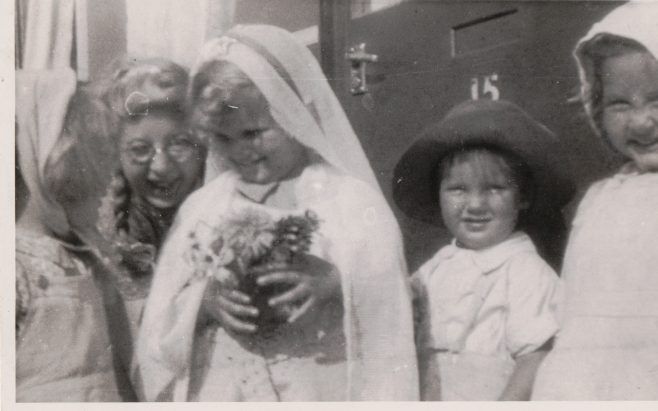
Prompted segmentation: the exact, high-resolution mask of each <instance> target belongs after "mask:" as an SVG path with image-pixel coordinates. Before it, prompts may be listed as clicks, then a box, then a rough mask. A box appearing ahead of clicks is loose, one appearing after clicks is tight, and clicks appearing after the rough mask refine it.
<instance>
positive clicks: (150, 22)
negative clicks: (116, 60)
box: [126, 0, 236, 68]
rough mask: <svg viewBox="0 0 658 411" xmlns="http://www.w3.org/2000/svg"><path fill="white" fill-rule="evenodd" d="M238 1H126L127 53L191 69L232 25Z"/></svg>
mask: <svg viewBox="0 0 658 411" xmlns="http://www.w3.org/2000/svg"><path fill="white" fill-rule="evenodd" d="M235 3H236V0H195V1H190V0H126V15H127V20H128V21H127V30H126V34H127V51H128V54H129V55H134V56H139V57H166V58H169V59H171V60H173V61H175V62H177V63H178V64H181V65H183V66H186V67H188V68H189V67H191V66H192V65H193V64H194V62H195V61H196V58H197V55H198V54H199V50H200V48H201V46H202V45H203V44H204V43H205V41H206V40H207V39H209V38H212V37H216V36H219V35H221V34H223V33H224V31H226V30H227V29H228V28H229V27H230V26H231V24H232V22H233V16H234V14H235Z"/></svg>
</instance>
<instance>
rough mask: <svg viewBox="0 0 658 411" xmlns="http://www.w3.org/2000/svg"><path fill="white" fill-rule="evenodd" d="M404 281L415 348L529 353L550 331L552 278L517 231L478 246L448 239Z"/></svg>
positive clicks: (556, 283)
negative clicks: (411, 298) (416, 323)
mask: <svg viewBox="0 0 658 411" xmlns="http://www.w3.org/2000/svg"><path fill="white" fill-rule="evenodd" d="M412 284H413V288H414V291H415V294H416V300H417V302H418V303H419V307H420V313H419V314H420V317H421V318H420V323H421V327H420V328H421V329H420V333H419V340H420V341H419V342H418V344H419V349H430V350H432V351H434V350H439V351H450V352H453V353H460V352H471V353H478V354H482V355H487V356H495V357H499V358H513V357H516V356H519V355H523V354H527V353H530V352H532V351H535V350H536V349H537V348H539V347H540V346H541V345H543V344H544V343H545V342H546V341H547V340H548V339H549V338H551V337H552V336H553V335H554V334H555V333H556V332H557V330H558V325H557V319H556V315H555V300H556V297H557V295H556V294H557V292H558V288H559V278H558V277H557V275H556V274H555V272H554V271H553V269H551V268H550V267H549V266H548V264H547V263H546V262H544V260H542V258H541V257H540V256H539V255H538V254H537V250H536V248H535V246H534V244H533V243H532V240H531V239H530V237H528V236H527V235H526V234H525V233H521V232H518V233H515V234H513V235H512V236H511V237H510V238H508V239H507V240H505V241H503V242H502V243H500V244H497V245H495V246H493V247H490V248H487V249H484V250H478V251H476V250H469V249H464V248H459V247H457V246H456V245H455V241H453V242H452V244H450V245H448V246H445V247H443V248H442V249H440V250H439V251H438V252H437V253H436V254H435V255H434V257H432V258H431V259H430V260H429V261H427V262H426V263H425V264H424V265H423V266H422V267H421V268H420V269H419V270H418V271H417V272H416V273H415V274H414V276H413V277H412Z"/></svg>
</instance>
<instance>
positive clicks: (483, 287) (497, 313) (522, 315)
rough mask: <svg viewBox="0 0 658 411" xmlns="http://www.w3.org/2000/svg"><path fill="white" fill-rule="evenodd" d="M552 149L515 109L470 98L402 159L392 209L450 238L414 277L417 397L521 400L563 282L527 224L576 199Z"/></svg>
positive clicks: (548, 336) (552, 328)
mask: <svg viewBox="0 0 658 411" xmlns="http://www.w3.org/2000/svg"><path fill="white" fill-rule="evenodd" d="M556 147H558V145H557V139H556V137H555V136H554V135H553V134H552V133H551V132H550V131H549V130H548V129H547V128H545V127H544V126H542V125H541V124H539V123H538V122H537V121H535V120H533V119H532V118H531V117H530V116H528V115H527V114H526V113H525V112H524V111H523V110H521V109H520V108H519V107H517V106H515V105H514V104H512V103H508V102H503V101H488V100H487V101H484V100H482V101H469V102H466V103H462V104H460V105H458V106H457V107H455V108H454V109H452V110H451V111H450V112H449V113H448V115H447V116H446V117H445V118H444V119H443V120H442V121H441V122H439V123H438V124H436V125H434V126H432V127H430V128H429V129H428V130H426V131H425V132H424V133H423V135H422V136H421V138H420V139H418V140H417V141H416V142H415V143H414V144H413V145H412V146H411V148H410V149H409V150H408V151H407V152H406V153H405V154H404V155H403V157H402V158H401V160H400V162H399V163H398V165H397V167H396V169H395V180H394V181H395V182H396V183H395V186H394V198H395V200H396V202H397V204H398V206H399V207H400V208H401V209H402V210H403V211H404V212H405V213H407V214H408V215H409V216H411V217H413V218H416V219H421V220H424V221H429V222H434V223H443V224H444V225H445V226H446V227H447V228H448V230H449V231H450V232H451V233H452V234H453V236H454V237H455V239H454V240H453V241H452V243H451V244H450V245H447V246H445V247H443V248H441V249H440V250H439V251H438V252H437V253H436V254H435V255H434V257H432V258H431V259H430V260H429V261H427V262H426V263H425V264H424V265H423V266H422V267H421V268H420V269H419V270H418V271H417V272H416V273H415V274H414V276H413V277H412V284H413V288H414V291H415V293H416V302H417V309H418V311H417V314H418V315H417V318H418V324H417V325H418V334H417V349H418V354H419V360H420V367H419V368H420V369H421V390H422V396H423V398H424V399H441V400H496V399H517V400H518V399H528V398H529V396H530V390H531V387H532V380H533V376H534V373H535V370H536V368H537V366H538V364H539V362H540V361H541V359H542V358H543V356H544V355H545V352H546V351H545V349H546V347H547V346H549V345H550V342H551V340H552V337H553V335H554V334H555V333H556V332H557V329H558V327H557V320H556V316H555V307H554V301H555V296H556V293H557V290H558V281H559V280H558V277H557V275H556V274H555V272H554V271H553V269H552V268H551V267H550V266H549V265H548V264H547V263H546V262H545V261H544V260H543V259H542V257H540V255H539V254H538V252H537V249H536V248H535V245H534V244H533V241H532V239H531V237H530V236H528V234H526V229H529V230H530V232H535V231H533V230H532V227H533V226H536V225H538V223H541V225H543V226H546V225H552V224H554V223H555V222H556V221H559V219H556V218H555V217H554V216H555V215H558V214H559V213H558V212H557V211H559V209H560V207H561V206H562V205H564V204H565V203H566V202H567V201H568V199H569V198H570V197H571V195H572V193H573V185H572V182H571V179H570V178H569V176H568V175H566V174H565V173H564V172H563V170H562V168H561V167H560V166H559V164H556V163H557V162H558V161H560V159H559V156H556V155H555V154H556V153H555V149H556ZM549 217H551V218H552V219H548V218H549ZM556 231H558V230H544V231H543V232H544V233H551V232H553V233H554V232H556ZM543 240H545V238H544V239H543Z"/></svg>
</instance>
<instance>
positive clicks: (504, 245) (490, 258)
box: [441, 231, 537, 274]
mask: <svg viewBox="0 0 658 411" xmlns="http://www.w3.org/2000/svg"><path fill="white" fill-rule="evenodd" d="M524 251H530V252H536V251H537V249H536V248H535V245H534V244H533V242H532V239H530V237H529V236H528V235H527V234H526V233H524V232H522V231H517V232H515V233H514V234H512V235H511V236H510V237H509V238H507V239H506V240H505V241H503V242H501V243H499V244H496V245H494V246H491V247H489V248H485V249H483V250H469V249H467V248H461V247H458V246H457V240H456V239H453V240H452V242H451V243H450V245H448V246H447V247H444V248H443V250H441V252H442V254H443V255H442V257H443V258H445V259H449V258H453V257H455V256H458V255H464V256H468V258H470V259H471V260H472V261H473V263H474V264H475V265H477V266H478V267H479V268H480V270H482V272H483V273H484V274H487V273H490V272H492V271H494V270H495V269H497V268H498V267H500V266H501V265H503V264H504V263H505V262H506V261H507V260H509V258H510V257H512V256H513V255H515V254H517V253H519V252H524Z"/></svg>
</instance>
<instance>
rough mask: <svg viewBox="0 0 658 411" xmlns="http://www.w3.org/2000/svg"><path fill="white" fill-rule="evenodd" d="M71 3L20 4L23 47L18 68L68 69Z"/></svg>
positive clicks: (59, 0)
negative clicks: (22, 16) (22, 17)
mask: <svg viewBox="0 0 658 411" xmlns="http://www.w3.org/2000/svg"><path fill="white" fill-rule="evenodd" d="M75 3H76V1H75V0H39V1H22V4H21V11H23V10H24V11H25V15H24V21H23V23H24V28H23V30H24V39H25V44H24V45H23V46H24V50H23V55H22V59H23V61H22V64H21V67H22V68H24V69H27V70H30V69H31V70H44V69H57V68H64V67H71V58H72V52H73V31H74V19H75Z"/></svg>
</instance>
